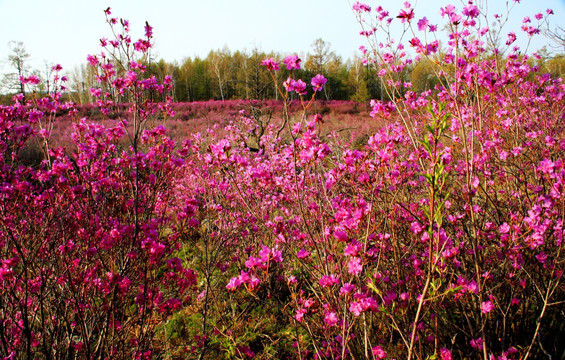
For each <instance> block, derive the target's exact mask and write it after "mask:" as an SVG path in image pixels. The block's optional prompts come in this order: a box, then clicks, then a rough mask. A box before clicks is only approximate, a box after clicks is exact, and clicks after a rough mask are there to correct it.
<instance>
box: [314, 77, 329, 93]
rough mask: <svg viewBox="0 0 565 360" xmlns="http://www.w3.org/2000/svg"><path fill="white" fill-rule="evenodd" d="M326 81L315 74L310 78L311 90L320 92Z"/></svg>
mask: <svg viewBox="0 0 565 360" xmlns="http://www.w3.org/2000/svg"><path fill="white" fill-rule="evenodd" d="M327 81H328V79H326V78H325V77H324V75H321V74H317V75H316V76H314V77H313V78H312V88H313V89H314V91H321V90H322V87H323V86H324V84H325V83H326V82H327Z"/></svg>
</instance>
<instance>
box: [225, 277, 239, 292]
mask: <svg viewBox="0 0 565 360" xmlns="http://www.w3.org/2000/svg"><path fill="white" fill-rule="evenodd" d="M241 283H242V282H241V280H240V279H239V277H233V278H231V279H230V281H229V282H228V284H227V285H226V289H228V290H229V291H235V289H237V288H238V287H239V286H240V285H241Z"/></svg>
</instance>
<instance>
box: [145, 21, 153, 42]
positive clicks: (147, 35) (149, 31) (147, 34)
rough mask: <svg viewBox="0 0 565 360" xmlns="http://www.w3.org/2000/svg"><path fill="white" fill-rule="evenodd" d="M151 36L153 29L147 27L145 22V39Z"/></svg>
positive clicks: (147, 24)
mask: <svg viewBox="0 0 565 360" xmlns="http://www.w3.org/2000/svg"><path fill="white" fill-rule="evenodd" d="M152 36H153V27H152V26H150V25H149V23H148V22H147V21H146V22H145V37H146V38H148V39H149V38H151V37H152Z"/></svg>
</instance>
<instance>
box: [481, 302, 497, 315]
mask: <svg viewBox="0 0 565 360" xmlns="http://www.w3.org/2000/svg"><path fill="white" fill-rule="evenodd" d="M492 310H494V305H493V304H492V302H490V300H489V301H485V302H483V303H482V304H481V312H482V313H483V314H488V313H489V312H491V311H492Z"/></svg>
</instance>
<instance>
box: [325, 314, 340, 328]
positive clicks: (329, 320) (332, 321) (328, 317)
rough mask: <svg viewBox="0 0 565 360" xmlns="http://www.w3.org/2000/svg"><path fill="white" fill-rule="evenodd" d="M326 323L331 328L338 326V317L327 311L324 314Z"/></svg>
mask: <svg viewBox="0 0 565 360" xmlns="http://www.w3.org/2000/svg"><path fill="white" fill-rule="evenodd" d="M324 322H325V323H326V325H328V326H329V327H332V326H335V325H336V324H337V315H336V313H335V312H333V311H326V313H325V314H324Z"/></svg>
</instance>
